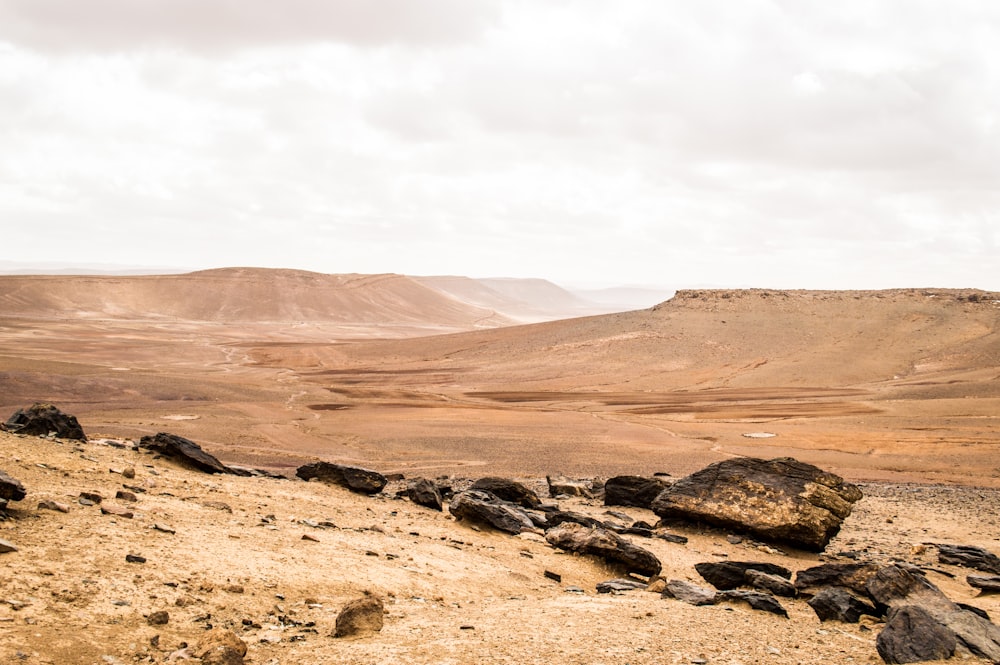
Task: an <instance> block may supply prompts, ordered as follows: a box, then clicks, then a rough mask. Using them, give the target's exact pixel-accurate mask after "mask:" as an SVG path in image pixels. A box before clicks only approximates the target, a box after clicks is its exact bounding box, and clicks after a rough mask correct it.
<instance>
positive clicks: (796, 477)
mask: <svg viewBox="0 0 1000 665" xmlns="http://www.w3.org/2000/svg"><path fill="white" fill-rule="evenodd" d="M861 496H862V495H861V490H860V489H858V488H857V486H855V485H852V484H851V483H848V482H845V481H844V480H843V479H842V478H840V477H839V476H836V475H834V474H832V473H827V472H825V471H823V470H821V469H819V468H817V467H815V466H812V465H811V464H805V463H803V462H799V461H797V460H794V459H792V458H790V457H782V458H778V459H773V460H762V459H757V458H753V457H743V458H737V459H729V460H724V461H722V462H716V463H715V464H712V465H710V466H708V467H706V468H705V469H702V470H701V471H698V472H696V473H694V474H692V475H690V476H687V477H686V478H682V479H680V480H678V481H677V482H675V483H674V484H673V485H671V486H670V487H669V488H667V489H666V490H664V491H663V492H662V493H661V494H660V495H659V496H658V497H656V499H655V500H654V501H653V503H652V506H651V507H652V509H653V511H655V512H656V514H657V515H659V516H660V517H662V518H666V519H683V520H687V521H693V522H704V523H707V524H712V525H715V526H720V527H723V528H729V529H735V530H738V531H746V532H750V533H752V534H754V535H755V536H757V537H759V538H762V539H764V540H770V541H776V542H781V543H787V544H789V545H793V546H795V547H799V548H801V549H805V550H809V551H816V552H818V551H822V550H823V549H824V548H825V547H826V545H827V543H829V542H830V539H831V538H833V537H834V536H835V535H836V534H837V532H838V531H840V525H841V523H842V522H843V520H844V519H845V518H846V517H847V516H848V515H850V514H851V508H852V507H853V505H854V502H856V501H858V500H859V499H860V498H861Z"/></svg>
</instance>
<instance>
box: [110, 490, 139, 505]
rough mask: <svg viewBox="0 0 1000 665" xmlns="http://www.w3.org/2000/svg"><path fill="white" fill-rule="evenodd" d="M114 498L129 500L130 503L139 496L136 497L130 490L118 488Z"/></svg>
mask: <svg viewBox="0 0 1000 665" xmlns="http://www.w3.org/2000/svg"><path fill="white" fill-rule="evenodd" d="M115 498H116V499H118V500H120V501H129V502H131V503H135V502H136V501H138V500H139V497H137V496H136V495H135V494H133V493H132V492H128V491H126V490H118V492H117V493H116V494H115Z"/></svg>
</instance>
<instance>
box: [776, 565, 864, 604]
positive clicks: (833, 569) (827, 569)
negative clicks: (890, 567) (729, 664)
mask: <svg viewBox="0 0 1000 665" xmlns="http://www.w3.org/2000/svg"><path fill="white" fill-rule="evenodd" d="M877 570H878V566H875V565H872V564H869V563H824V564H822V565H819V566H813V567H812V568H806V569H805V570H800V571H799V572H797V573H796V574H795V588H796V589H797V590H798V592H799V593H800V594H806V595H809V594H811V593H814V592H816V591H819V590H821V589H824V588H826V587H845V588H847V589H850V590H851V591H854V592H855V593H859V594H862V595H865V596H867V595H868V580H869V579H870V578H871V576H872V575H874V574H875V571H877Z"/></svg>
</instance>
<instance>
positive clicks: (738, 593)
mask: <svg viewBox="0 0 1000 665" xmlns="http://www.w3.org/2000/svg"><path fill="white" fill-rule="evenodd" d="M715 597H716V601H723V600H729V601H736V602H742V603H746V604H747V605H749V606H750V607H751V608H753V609H755V610H760V611H762V612H770V613H771V614H777V615H778V616H783V617H785V618H786V619H787V618H788V611H787V610H786V609H785V608H784V607H782V606H781V603H779V602H778V599H777V598H775V597H774V596H772V595H771V594H769V593H762V592H760V591H744V590H742V589H729V590H727V591H720V592H719V593H717V594H716V596H715Z"/></svg>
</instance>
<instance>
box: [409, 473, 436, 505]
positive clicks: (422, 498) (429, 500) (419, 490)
mask: <svg viewBox="0 0 1000 665" xmlns="http://www.w3.org/2000/svg"><path fill="white" fill-rule="evenodd" d="M406 496H408V497H409V499H410V501H412V502H413V503H415V504H417V505H418V506H424V507H426V508H433V509H434V510H443V509H444V505H443V502H442V500H441V492H440V490H438V488H437V485H435V484H434V482H433V481H431V480H427V479H426V478H416V479H414V480H413V481H411V482H410V484H409V485H408V486H407V488H406Z"/></svg>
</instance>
